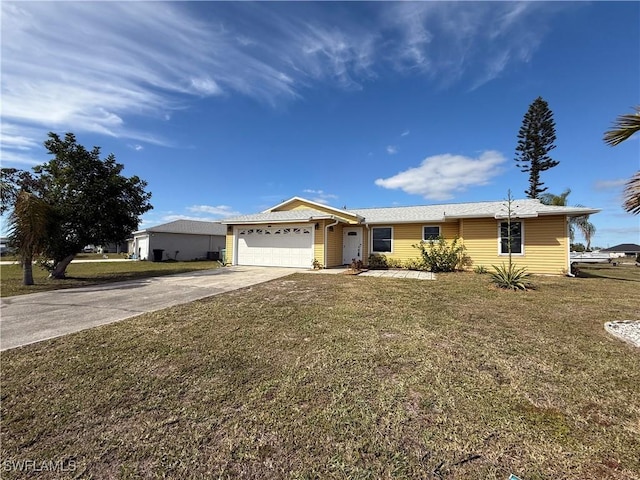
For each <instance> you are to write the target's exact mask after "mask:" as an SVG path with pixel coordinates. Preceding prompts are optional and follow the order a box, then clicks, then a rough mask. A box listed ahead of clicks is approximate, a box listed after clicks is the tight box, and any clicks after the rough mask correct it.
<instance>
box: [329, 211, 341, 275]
mask: <svg viewBox="0 0 640 480" xmlns="http://www.w3.org/2000/svg"><path fill="white" fill-rule="evenodd" d="M331 223H334V222H330V223H329V225H331ZM342 228H343V227H342V224H340V223H339V224H338V225H335V226H334V227H333V232H331V231H330V232H328V234H327V265H326V266H327V267H336V266H338V265H342Z"/></svg>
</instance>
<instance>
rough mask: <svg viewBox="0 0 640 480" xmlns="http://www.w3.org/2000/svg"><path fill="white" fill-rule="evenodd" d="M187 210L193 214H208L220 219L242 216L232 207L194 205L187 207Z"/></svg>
mask: <svg viewBox="0 0 640 480" xmlns="http://www.w3.org/2000/svg"><path fill="white" fill-rule="evenodd" d="M187 210H189V211H190V212H193V213H208V214H209V215H215V216H218V217H231V216H234V215H240V213H239V212H236V211H235V210H233V208H232V207H229V206H227V205H217V206H212V205H192V206H190V207H187Z"/></svg>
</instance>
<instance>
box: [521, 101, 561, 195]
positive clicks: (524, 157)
mask: <svg viewBox="0 0 640 480" xmlns="http://www.w3.org/2000/svg"><path fill="white" fill-rule="evenodd" d="M555 141H556V124H555V122H554V121H553V112H552V111H551V110H550V109H549V104H548V103H547V102H546V101H545V100H544V99H543V98H542V97H538V98H536V99H535V100H534V101H533V103H532V104H531V105H529V110H527V113H526V114H525V115H524V119H523V120H522V126H521V127H520V131H519V132H518V146H517V147H516V158H515V161H516V162H517V163H516V165H517V166H518V168H520V171H522V172H529V189H528V190H525V191H524V193H525V194H526V195H527V197H529V198H538V196H539V195H540V194H541V193H543V192H544V191H545V190H547V188H546V187H544V188H543V187H542V186H543V185H544V183H543V182H542V181H541V180H540V172H544V171H545V170H549V169H550V168H553V167H555V166H556V165H558V164H559V163H560V162H558V161H556V160H553V159H552V158H551V157H550V156H549V152H550V151H551V150H553V149H554V148H556V146H555V144H554V142H555Z"/></svg>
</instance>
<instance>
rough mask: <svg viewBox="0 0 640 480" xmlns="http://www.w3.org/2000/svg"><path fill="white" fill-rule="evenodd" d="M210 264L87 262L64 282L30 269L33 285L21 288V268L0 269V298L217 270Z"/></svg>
mask: <svg viewBox="0 0 640 480" xmlns="http://www.w3.org/2000/svg"><path fill="white" fill-rule="evenodd" d="M218 267H220V264H219V263H218V262H214V261H198V262H90V263H73V262H71V264H70V265H69V267H68V268H67V278H65V279H60V280H54V279H50V278H48V275H49V272H47V271H46V270H44V269H42V268H39V267H37V266H35V265H34V268H33V279H34V282H35V285H29V286H25V285H22V266H21V265H0V296H2V297H10V296H13V295H24V294H28V293H36V292H45V291H49V290H59V289H63V288H74V287H86V286H90V285H99V284H103V283H110V282H119V281H126V280H133V279H136V278H146V277H158V276H161V275H173V274H177V273H186V272H191V271H196V270H210V269H212V268H218Z"/></svg>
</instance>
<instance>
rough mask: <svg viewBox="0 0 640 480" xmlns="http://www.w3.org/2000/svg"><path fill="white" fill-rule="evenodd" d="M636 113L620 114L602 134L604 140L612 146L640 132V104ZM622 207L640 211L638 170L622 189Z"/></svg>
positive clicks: (630, 211) (639, 174)
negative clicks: (611, 126)
mask: <svg viewBox="0 0 640 480" xmlns="http://www.w3.org/2000/svg"><path fill="white" fill-rule="evenodd" d="M635 111H636V113H630V114H626V115H620V116H619V117H618V118H617V119H616V121H615V123H614V124H613V128H612V129H611V130H608V131H607V132H605V134H604V141H605V143H606V144H608V145H611V146H612V147H614V146H616V145H619V144H620V143H622V142H624V141H625V140H627V139H628V138H630V137H631V136H632V135H633V134H634V133H637V132H640V106H636V107H635ZM623 207H624V209H625V210H626V211H627V212H629V213H633V214H634V215H637V214H638V213H640V170H638V171H637V172H636V173H635V174H634V175H633V176H632V177H631V179H630V180H629V181H628V182H627V185H626V186H625V189H624V205H623Z"/></svg>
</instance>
